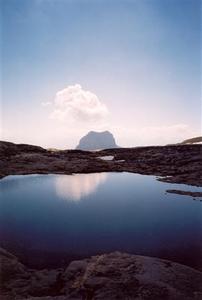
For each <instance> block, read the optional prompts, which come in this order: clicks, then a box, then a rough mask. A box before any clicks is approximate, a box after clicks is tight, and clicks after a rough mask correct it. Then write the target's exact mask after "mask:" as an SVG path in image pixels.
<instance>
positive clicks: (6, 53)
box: [0, 0, 201, 149]
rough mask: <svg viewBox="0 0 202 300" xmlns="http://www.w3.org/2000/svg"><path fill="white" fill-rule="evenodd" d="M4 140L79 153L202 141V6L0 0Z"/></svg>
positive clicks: (193, 0)
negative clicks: (87, 146)
mask: <svg viewBox="0 0 202 300" xmlns="http://www.w3.org/2000/svg"><path fill="white" fill-rule="evenodd" d="M0 7H1V31H0V41H1V52H0V53H1V55H0V67H1V110H0V113H1V115H0V117H1V123H0V125H1V126H0V127H1V128H0V129H1V131H0V138H1V140H7V141H11V142H16V143H29V144H36V145H41V146H43V147H54V148H62V149H64V148H74V147H75V146H76V145H77V144H78V142H79V139H80V138H81V137H82V136H83V135H85V134H86V133H87V132H88V131H90V130H95V131H103V130H109V131H111V132H112V133H113V134H114V136H115V139H116V141H117V144H118V145H120V146H123V147H133V146H139V145H155V144H162V145H164V144H167V143H175V142H180V141H182V140H184V139H186V138H190V137H193V136H198V135H201V1H199V0H163V1H162V0H0Z"/></svg>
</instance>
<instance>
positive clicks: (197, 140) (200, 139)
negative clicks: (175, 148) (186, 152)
mask: <svg viewBox="0 0 202 300" xmlns="http://www.w3.org/2000/svg"><path fill="white" fill-rule="evenodd" d="M195 143H202V136H197V137H194V138H191V139H187V140H184V141H183V142H182V144H195Z"/></svg>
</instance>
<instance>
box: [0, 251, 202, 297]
mask: <svg viewBox="0 0 202 300" xmlns="http://www.w3.org/2000/svg"><path fill="white" fill-rule="evenodd" d="M0 257H1V292H0V296H1V299H2V300H13V299H15V300H25V299H29V300H66V299H69V300H84V299H85V300H93V299H95V300H113V299H120V300H124V299H128V300H129V299H131V300H133V299H134V300H162V299H164V300H200V299H202V273H201V272H199V271H196V270H194V269H192V268H190V267H186V266H184V265H180V264H177V263H174V262H171V261H168V260H162V259H158V258H151V257H145V256H138V255H131V254H126V253H120V252H113V253H110V254H103V255H98V256H94V257H91V258H90V259H83V260H79V261H73V262H71V263H70V265H69V266H68V267H65V266H64V268H61V269H55V270H31V269H27V268H26V267H25V266H23V265H22V264H21V263H20V262H19V261H18V259H17V258H16V257H15V256H13V255H11V254H10V253H8V252H7V251H5V250H3V249H1V250H0ZM12 270H13V271H12Z"/></svg>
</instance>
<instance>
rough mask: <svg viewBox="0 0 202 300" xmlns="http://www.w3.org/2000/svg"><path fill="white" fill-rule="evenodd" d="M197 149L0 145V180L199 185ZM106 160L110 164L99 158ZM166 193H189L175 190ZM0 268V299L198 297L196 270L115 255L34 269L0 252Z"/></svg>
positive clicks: (201, 279) (200, 278)
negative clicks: (96, 177)
mask: <svg viewBox="0 0 202 300" xmlns="http://www.w3.org/2000/svg"><path fill="white" fill-rule="evenodd" d="M201 150H202V145H168V146H154V147H137V148H116V149H107V150H102V151H97V152H88V151H80V150H63V151H62V150H54V149H52V150H46V149H43V148H41V147H37V146H32V145H22V144H21V145H16V144H13V143H8V142H0V178H3V177H5V176H7V175H19V174H33V173H40V174H48V173H56V174H57V173H58V174H72V173H92V172H111V171H116V172H124V171H125V172H134V173H139V174H148V175H155V176H157V177H158V179H159V180H162V181H164V182H171V183H184V184H189V185H195V186H202V176H201V161H202V156H201ZM106 156H107V157H109V156H111V158H112V160H103V159H102V157H106ZM168 192H172V193H178V194H185V193H186V194H187V195H191V194H190V192H189V191H185V192H183V191H179V190H175V189H173V190H168ZM196 193H198V192H196ZM191 196H193V195H191ZM194 196H196V197H197V196H198V194H195V195H194ZM200 196H201V194H200ZM0 265H1V268H0V273H1V274H0V276H1V278H0V287H1V292H0V296H1V299H2V300H25V299H29V300H66V299H69V300H71V299H72V300H74V299H75V300H76V299H77V300H79V299H81V300H91V299H95V300H96V299H104V300H113V299H121V300H124V299H128V300H129V299H134V300H162V299H165V300H166V299H168V300H181V299H182V300H192V299H194V300H200V299H202V273H201V272H200V271H197V270H194V269H192V268H190V267H186V266H183V265H180V264H177V263H174V262H170V261H166V260H161V259H158V258H149V257H143V256H136V255H129V254H123V253H118V252H116V253H111V254H106V255H105V254H104V255H100V256H95V257H92V258H89V259H84V260H81V261H73V262H71V263H70V265H69V266H67V267H66V266H64V268H60V269H53V270H45V269H44V270H33V269H28V268H27V267H25V266H24V265H23V264H22V263H20V262H19V261H18V259H17V258H16V257H15V256H13V255H12V254H10V253H8V252H7V251H5V250H3V249H1V250H0Z"/></svg>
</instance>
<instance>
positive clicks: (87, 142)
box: [76, 131, 118, 150]
mask: <svg viewBox="0 0 202 300" xmlns="http://www.w3.org/2000/svg"><path fill="white" fill-rule="evenodd" d="M117 147H118V146H117V145H116V142H115V139H114V137H113V135H112V134H111V132H109V131H103V132H95V131H90V132H89V133H88V134H87V135H85V136H84V137H82V138H81V140H80V142H79V145H78V146H77V147H76V149H80V150H101V149H110V148H117Z"/></svg>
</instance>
